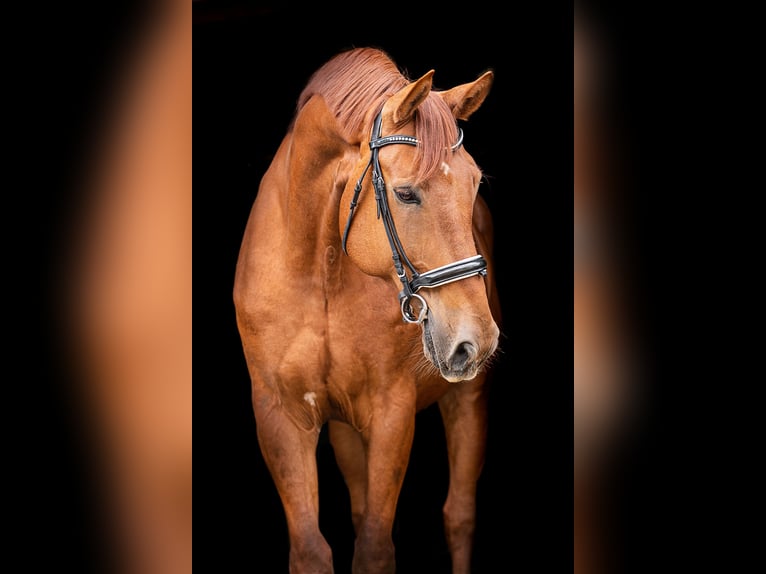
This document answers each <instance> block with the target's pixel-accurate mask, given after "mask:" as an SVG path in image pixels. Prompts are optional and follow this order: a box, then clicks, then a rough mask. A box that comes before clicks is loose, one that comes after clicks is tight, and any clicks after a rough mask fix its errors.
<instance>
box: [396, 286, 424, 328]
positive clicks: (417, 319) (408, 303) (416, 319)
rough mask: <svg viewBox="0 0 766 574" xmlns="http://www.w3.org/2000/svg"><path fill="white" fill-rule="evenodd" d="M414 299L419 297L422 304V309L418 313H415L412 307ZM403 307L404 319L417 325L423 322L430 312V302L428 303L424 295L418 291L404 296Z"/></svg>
mask: <svg viewBox="0 0 766 574" xmlns="http://www.w3.org/2000/svg"><path fill="white" fill-rule="evenodd" d="M413 299H417V300H418V301H419V304H420V311H418V313H417V315H416V314H415V310H414V309H413V308H412V300H413ZM401 309H402V317H404V320H405V321H407V322H408V323H415V324H416V325H417V324H420V323H422V322H423V320H424V319H425V318H426V314H427V313H428V303H426V300H425V299H423V297H421V296H420V295H418V294H417V293H413V294H412V295H405V296H404V297H402V303H401Z"/></svg>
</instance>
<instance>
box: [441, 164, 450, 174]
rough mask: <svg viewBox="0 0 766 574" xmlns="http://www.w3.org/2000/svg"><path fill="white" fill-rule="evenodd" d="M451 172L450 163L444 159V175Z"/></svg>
mask: <svg viewBox="0 0 766 574" xmlns="http://www.w3.org/2000/svg"><path fill="white" fill-rule="evenodd" d="M449 172H450V167H449V165H447V162H446V161H443V162H442V173H443V174H444V175H449Z"/></svg>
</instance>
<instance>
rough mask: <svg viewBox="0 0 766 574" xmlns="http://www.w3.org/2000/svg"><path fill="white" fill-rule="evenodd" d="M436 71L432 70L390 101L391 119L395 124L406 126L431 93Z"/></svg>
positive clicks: (408, 85) (400, 91)
mask: <svg viewBox="0 0 766 574" xmlns="http://www.w3.org/2000/svg"><path fill="white" fill-rule="evenodd" d="M433 77H434V71H433V70H430V71H428V72H426V73H425V74H423V75H422V76H420V78H418V79H417V80H415V81H414V82H412V83H410V84H407V85H406V86H405V87H403V88H402V89H401V90H399V91H398V92H396V93H395V94H394V95H393V96H391V99H390V100H389V105H390V106H391V107H390V110H391V119H392V120H393V121H394V123H395V124H397V125H399V124H405V123H407V122H408V121H409V120H410V119H412V114H414V113H415V110H416V109H417V108H418V106H419V105H420V104H422V103H423V100H425V99H426V97H427V96H428V94H429V93H430V92H431V85H432V83H433Z"/></svg>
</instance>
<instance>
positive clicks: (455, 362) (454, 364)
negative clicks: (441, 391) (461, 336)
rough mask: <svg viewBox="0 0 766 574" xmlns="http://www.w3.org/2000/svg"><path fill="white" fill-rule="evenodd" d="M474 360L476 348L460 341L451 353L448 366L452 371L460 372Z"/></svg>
mask: <svg viewBox="0 0 766 574" xmlns="http://www.w3.org/2000/svg"><path fill="white" fill-rule="evenodd" d="M474 358H476V347H475V346H474V344H473V343H471V342H470V341H462V342H460V343H458V344H457V345H455V350H454V351H452V356H451V357H450V360H449V365H450V367H451V368H452V369H453V370H460V369H463V368H465V366H466V365H467V364H468V363H469V362H470V361H472V360H473V359H474Z"/></svg>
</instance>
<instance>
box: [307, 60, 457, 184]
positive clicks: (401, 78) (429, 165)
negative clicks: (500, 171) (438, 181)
mask: <svg viewBox="0 0 766 574" xmlns="http://www.w3.org/2000/svg"><path fill="white" fill-rule="evenodd" d="M410 82H411V80H410V79H409V78H408V77H407V76H406V75H404V73H403V72H402V71H400V70H399V68H398V67H397V65H396V64H395V63H394V61H393V60H392V59H391V58H390V56H389V55H388V54H387V53H386V52H384V51H383V50H380V49H378V48H352V49H349V50H346V51H343V52H340V53H339V54H337V55H336V56H334V57H333V58H331V59H330V60H329V61H327V62H326V63H325V64H324V65H322V66H321V67H320V68H319V69H317V70H316V71H315V72H314V74H313V75H312V76H311V78H310V79H309V81H308V83H307V84H306V87H305V88H304V89H303V91H302V92H301V94H300V96H299V98H298V105H297V108H296V115H297V113H298V112H299V111H300V110H301V108H302V107H303V106H304V105H305V104H306V102H308V101H309V100H310V99H311V97H312V96H314V95H316V94H319V95H321V96H322V97H323V98H324V100H325V103H326V104H327V106H328V107H329V109H330V111H331V112H332V113H333V115H334V116H335V118H336V119H337V120H338V125H339V127H340V129H341V131H342V133H343V135H344V136H345V137H346V139H348V140H350V141H355V140H356V141H359V138H360V137H364V136H361V135H360V134H369V131H370V129H371V122H372V118H373V117H374V115H373V114H370V110H371V109H374V112H375V113H377V112H378V111H380V109H381V108H382V107H383V104H384V103H385V101H386V100H387V99H388V98H389V97H391V96H393V95H394V94H395V93H396V92H397V91H399V90H400V89H401V88H403V87H404V86H406V85H407V84H409V83H410ZM414 122H415V136H416V137H417V138H418V140H419V141H420V144H419V145H418V146H417V148H416V150H417V151H416V153H417V163H418V172H417V174H416V176H415V177H416V180H417V181H416V183H418V182H423V181H426V180H427V179H429V178H430V177H432V176H433V175H434V174H435V173H436V171H437V170H438V169H440V166H441V165H442V162H443V161H446V159H447V157H448V154H449V153H450V149H451V146H452V145H453V144H454V143H455V141H456V140H457V134H458V132H457V124H456V120H455V116H454V115H453V114H452V111H451V110H450V108H449V106H447V104H446V103H445V102H444V100H442V99H441V98H440V97H439V96H438V95H436V94H435V93H433V91H432V92H431V93H429V94H428V96H427V97H426V99H425V101H424V102H423V103H422V104H421V105H420V106H419V107H418V109H417V111H416V112H415V115H414ZM383 135H390V134H383Z"/></svg>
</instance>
